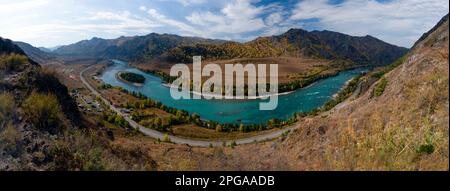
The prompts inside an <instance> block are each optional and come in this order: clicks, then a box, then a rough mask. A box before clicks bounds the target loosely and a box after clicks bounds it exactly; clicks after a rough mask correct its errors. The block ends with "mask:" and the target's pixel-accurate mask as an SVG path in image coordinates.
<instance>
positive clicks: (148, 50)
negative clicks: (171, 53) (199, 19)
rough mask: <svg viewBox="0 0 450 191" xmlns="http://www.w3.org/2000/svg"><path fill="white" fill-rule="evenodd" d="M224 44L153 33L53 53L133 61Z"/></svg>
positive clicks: (90, 42)
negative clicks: (199, 45)
mask: <svg viewBox="0 0 450 191" xmlns="http://www.w3.org/2000/svg"><path fill="white" fill-rule="evenodd" d="M222 42H223V41H222V40H212V39H203V38H198V37H182V36H178V35H171V34H156V33H151V34H149V35H146V36H134V37H120V38H117V39H101V38H96V37H95V38H92V39H90V40H83V41H80V42H77V43H75V44H71V45H66V46H61V47H59V48H57V49H56V50H54V51H53V52H54V53H56V54H60V55H71V56H92V57H101V58H118V59H124V60H130V61H131V60H138V59H145V58H148V57H152V58H153V57H157V56H159V55H160V54H163V53H164V52H166V51H168V50H170V49H172V48H175V47H177V46H181V45H192V44H196V43H206V44H216V43H222Z"/></svg>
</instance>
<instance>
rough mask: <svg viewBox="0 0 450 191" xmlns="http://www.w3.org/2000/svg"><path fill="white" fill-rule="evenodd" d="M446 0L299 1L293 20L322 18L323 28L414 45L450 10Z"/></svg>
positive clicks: (292, 16) (293, 12) (320, 21)
mask: <svg viewBox="0 0 450 191" xmlns="http://www.w3.org/2000/svg"><path fill="white" fill-rule="evenodd" d="M448 9H449V4H448V1H445V0H427V1H423V0H396V1H392V2H384V3H380V2H377V1H374V0H352V1H344V2H343V3H342V4H339V5H331V4H329V3H328V1H327V0H304V1H301V2H299V3H298V4H297V6H296V8H295V9H294V10H293V11H292V15H291V17H290V19H292V20H302V19H312V18H316V19H319V23H318V24H319V27H320V28H323V29H327V30H334V31H339V32H343V33H347V34H351V35H367V34H370V35H373V36H376V37H380V38H382V39H383V40H385V41H387V42H390V43H394V44H398V45H402V46H406V47H410V46H411V45H412V44H413V43H414V40H411V39H418V38H419V37H420V35H421V34H422V33H423V32H426V31H427V30H429V29H430V28H431V27H433V26H434V25H435V24H436V22H437V21H438V20H439V19H440V18H441V17H442V16H444V15H445V14H446V13H448Z"/></svg>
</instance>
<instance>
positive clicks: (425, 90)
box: [281, 18, 449, 170]
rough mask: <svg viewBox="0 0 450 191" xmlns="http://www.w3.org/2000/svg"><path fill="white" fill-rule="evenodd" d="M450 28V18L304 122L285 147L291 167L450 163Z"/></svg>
mask: <svg viewBox="0 0 450 191" xmlns="http://www.w3.org/2000/svg"><path fill="white" fill-rule="evenodd" d="M448 34H449V31H448V18H447V21H445V22H444V23H443V24H442V25H441V26H440V27H439V28H438V29H437V30H435V31H434V32H433V33H432V34H430V35H429V36H428V37H427V38H426V39H424V40H423V41H421V42H419V43H418V45H416V46H415V48H414V49H413V50H412V51H411V52H410V53H409V54H408V55H407V56H406V58H405V61H404V62H403V64H402V65H400V66H398V67H397V68H395V69H394V70H392V71H391V72H389V73H387V74H385V76H384V77H383V78H382V79H381V80H380V81H378V82H377V83H375V84H374V85H372V87H371V88H370V89H369V90H368V91H367V92H366V93H365V94H363V95H361V96H360V97H359V98H357V99H355V100H349V101H346V102H345V103H344V104H343V105H341V106H340V107H338V108H336V109H335V110H334V111H332V112H331V114H329V115H327V116H326V115H323V116H319V117H316V118H313V119H310V120H308V121H307V122H305V123H303V124H301V126H302V127H301V128H300V130H299V131H297V132H295V133H294V134H293V135H292V136H290V137H289V139H288V140H287V141H286V142H285V143H283V145H284V147H283V149H281V150H282V151H281V153H284V154H285V156H286V157H289V159H290V161H293V163H292V165H291V167H292V168H294V169H316V170H317V169H322V170H327V169H328V170H330V169H333V170H338V169H343V170H448V168H449V167H448V164H449V160H448V145H449V142H448V134H449V126H448V122H449V112H448V108H449V89H448V88H449V75H448V71H449V64H448V48H449V47H448ZM383 79H384V80H383ZM380 83H381V84H383V85H380ZM384 83H386V84H384ZM382 86H385V87H384V88H383V87H382ZM381 88H382V89H383V91H381V93H380V89H381ZM374 92H377V93H375V94H379V95H378V96H376V95H374ZM284 149H286V150H284Z"/></svg>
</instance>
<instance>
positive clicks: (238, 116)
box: [100, 60, 366, 124]
mask: <svg viewBox="0 0 450 191" xmlns="http://www.w3.org/2000/svg"><path fill="white" fill-rule="evenodd" d="M364 70H366V69H364V68H358V69H353V70H347V71H343V72H340V73H339V74H338V75H336V76H333V77H329V78H326V79H323V80H319V81H317V82H316V83H314V84H311V85H310V86H308V87H305V88H302V89H299V90H296V91H294V92H292V93H290V94H287V95H280V96H279V97H278V107H277V108H276V109H275V110H272V111H261V110H259V103H260V102H262V101H268V100H260V99H256V100H207V99H199V100H195V99H191V100H174V99H172V97H171V96H170V89H169V88H168V87H166V86H163V82H162V80H161V79H160V78H159V77H157V76H155V75H152V74H148V73H145V72H143V71H141V70H139V69H136V68H133V67H130V66H128V64H127V63H125V62H122V61H118V60H114V64H113V65H111V66H109V67H108V68H107V69H106V70H105V71H104V72H103V74H102V75H101V77H100V78H101V79H102V80H103V82H104V83H107V84H111V85H113V86H120V87H122V88H124V89H127V90H128V91H134V92H140V93H142V94H144V95H146V96H147V97H149V98H151V99H153V100H156V101H160V102H161V103H163V104H164V105H166V106H169V107H174V108H177V109H182V110H185V111H188V112H189V113H197V114H199V115H200V116H201V118H202V119H205V120H213V121H217V122H219V123H245V124H261V123H266V122H267V121H268V120H270V119H272V118H278V119H287V118H289V117H290V116H292V115H293V114H294V113H295V112H308V111H311V110H313V109H315V108H318V107H320V106H322V105H323V104H325V103H326V102H327V101H328V100H330V99H332V96H333V95H334V94H336V93H337V92H338V91H339V90H340V89H341V88H342V87H343V86H344V85H345V83H346V82H347V81H349V80H350V79H352V78H353V77H355V76H357V75H359V74H360V73H361V72H363V71H364ZM120 71H128V72H134V73H137V74H141V75H143V76H144V77H145V78H146V81H145V85H144V86H140V87H139V86H133V85H131V84H127V83H124V82H122V81H120V80H118V79H117V78H116V74H117V72H120Z"/></svg>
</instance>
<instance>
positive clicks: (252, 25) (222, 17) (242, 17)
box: [186, 0, 266, 35]
mask: <svg viewBox="0 0 450 191" xmlns="http://www.w3.org/2000/svg"><path fill="white" fill-rule="evenodd" d="M264 10H265V9H264V7H256V6H253V5H252V4H251V3H250V1H248V0H235V1H233V2H231V3H228V4H227V5H226V6H225V7H224V8H223V9H221V11H220V14H216V13H212V12H194V13H192V14H191V15H189V16H187V17H186V20H188V21H189V22H190V23H192V24H195V25H200V26H203V27H204V29H205V30H207V31H208V32H209V33H228V34H239V33H246V32H253V31H258V30H260V29H262V28H264V27H265V26H266V25H265V24H264V21H263V19H262V18H261V17H260V15H261V14H262V13H264ZM210 35H211V34H210Z"/></svg>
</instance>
